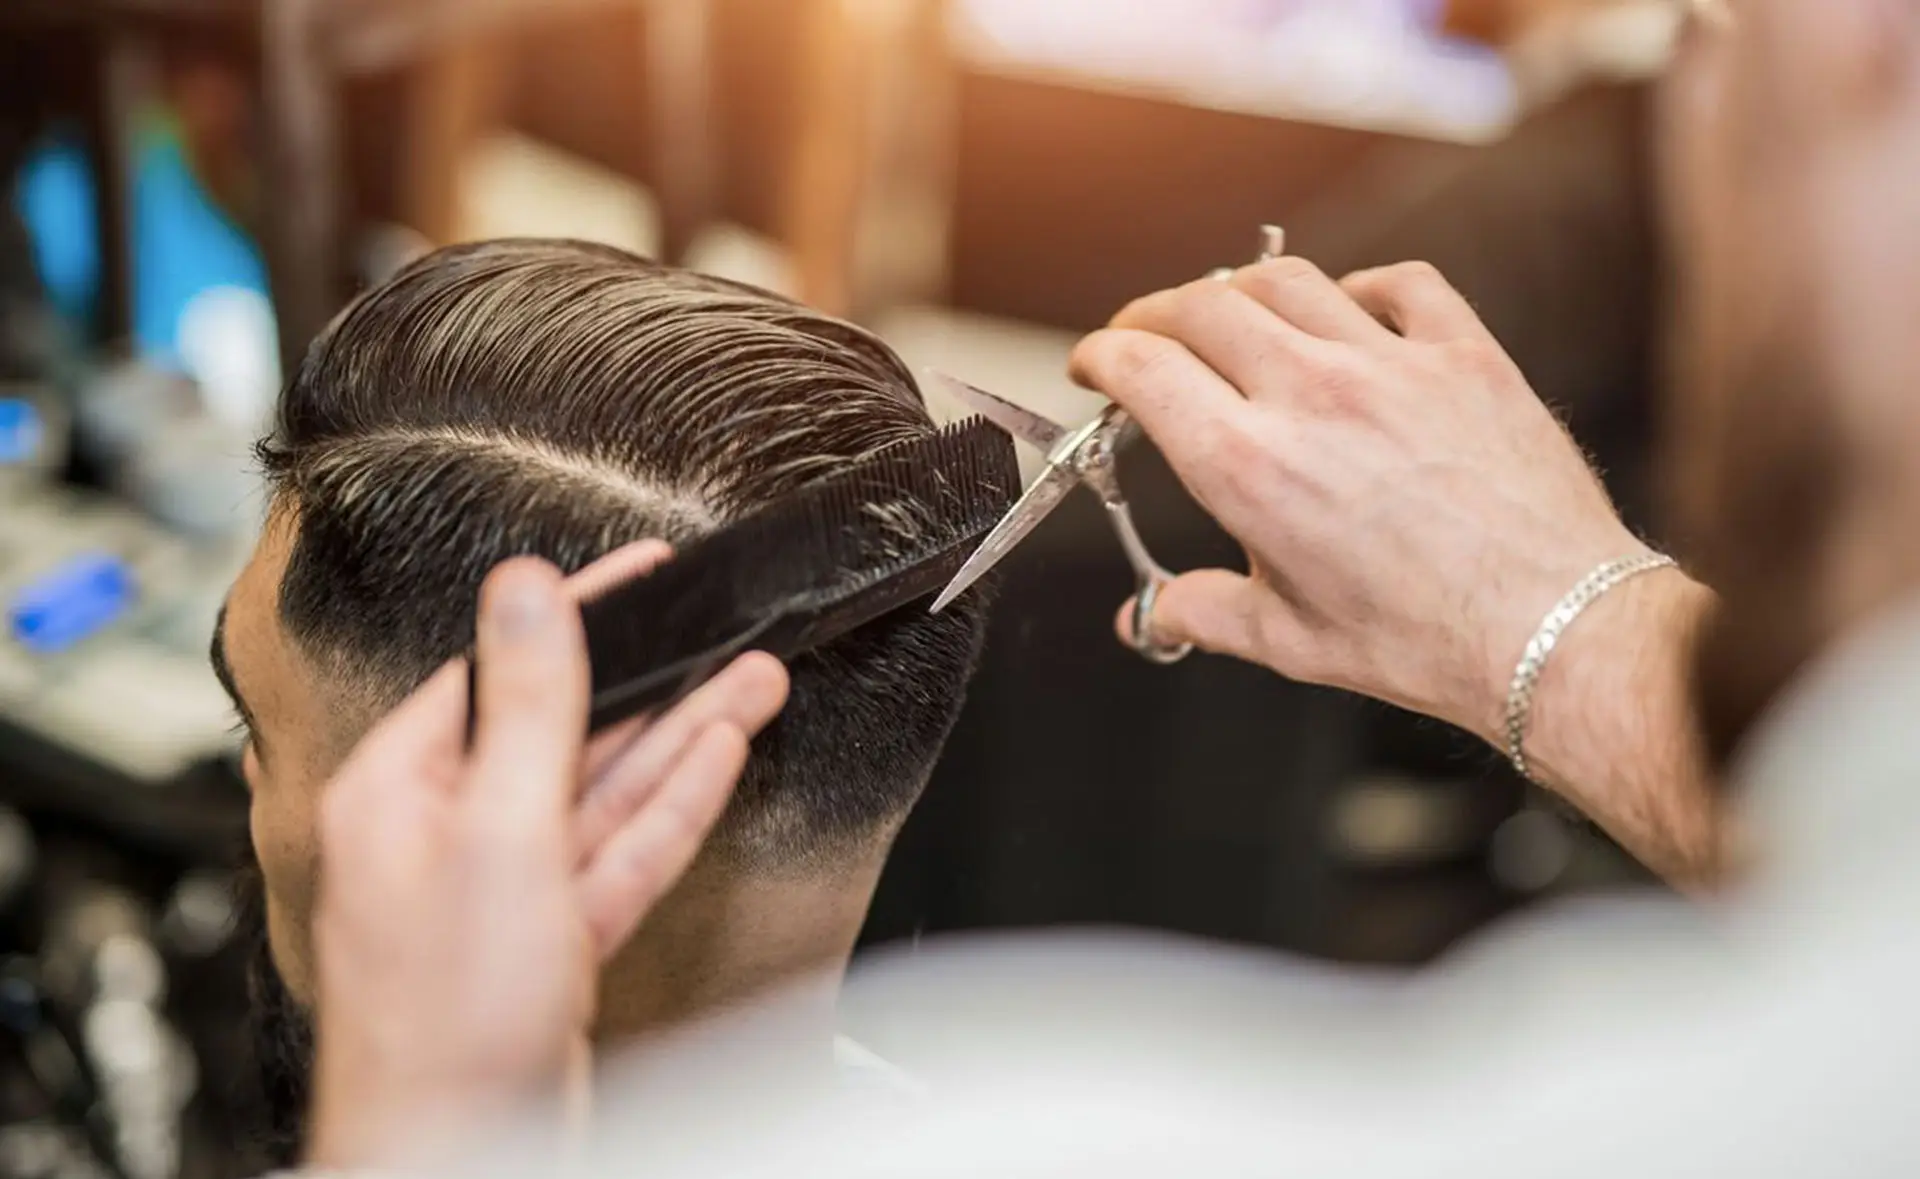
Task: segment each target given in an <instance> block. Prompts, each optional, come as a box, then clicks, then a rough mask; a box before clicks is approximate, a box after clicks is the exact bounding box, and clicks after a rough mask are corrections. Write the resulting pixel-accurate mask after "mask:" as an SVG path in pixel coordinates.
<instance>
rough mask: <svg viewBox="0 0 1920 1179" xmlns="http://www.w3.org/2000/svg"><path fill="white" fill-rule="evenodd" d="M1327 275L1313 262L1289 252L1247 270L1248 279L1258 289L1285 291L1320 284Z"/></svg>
mask: <svg viewBox="0 0 1920 1179" xmlns="http://www.w3.org/2000/svg"><path fill="white" fill-rule="evenodd" d="M1326 277H1327V276H1326V274H1325V272H1323V271H1322V270H1321V269H1320V268H1319V267H1318V266H1316V265H1314V264H1313V263H1312V262H1309V261H1308V260H1307V259H1305V258H1302V257H1299V256H1298V255H1294V254H1289V255H1287V256H1286V257H1284V258H1275V259H1272V260H1271V261H1267V262H1262V263H1260V264H1259V265H1258V266H1255V267H1253V268H1252V269H1251V270H1249V271H1248V272H1247V275H1246V281H1247V282H1248V283H1249V284H1251V285H1252V286H1253V287H1254V288H1255V289H1256V290H1264V291H1272V292H1277V293H1283V292H1286V291H1289V290H1293V289H1295V288H1298V287H1302V286H1318V285H1320V284H1321V283H1323V282H1325V281H1326Z"/></svg>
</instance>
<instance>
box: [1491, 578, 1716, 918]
mask: <svg viewBox="0 0 1920 1179" xmlns="http://www.w3.org/2000/svg"><path fill="white" fill-rule="evenodd" d="M1714 608H1715V599H1714V596H1713V593H1712V591H1710V590H1708V589H1706V588H1705V587H1704V586H1701V585H1700V584H1698V583H1697V582H1693V581H1690V580H1688V579H1687V578H1685V577H1683V576H1681V575H1680V574H1678V573H1675V572H1660V573H1654V574H1650V575H1647V576H1644V577H1641V578H1637V579H1636V580H1634V581H1632V582H1629V583H1627V584H1626V585H1623V586H1621V587H1620V588H1619V589H1617V590H1615V591H1614V592H1613V593H1611V594H1609V595H1608V596H1607V597H1606V598H1603V599H1602V600H1601V601H1600V602H1598V603H1596V604H1595V605H1594V606H1593V608H1592V609H1591V610H1590V611H1589V612H1588V614H1587V615H1586V616H1585V617H1583V618H1581V619H1580V621H1579V622H1577V623H1576V624H1575V625H1574V627H1573V628H1572V629H1570V630H1569V631H1568V632H1567V635H1566V637H1565V639H1564V640H1563V642H1562V645H1561V647H1560V648H1559V650H1558V651H1557V652H1556V653H1555V655H1554V657H1553V658H1552V659H1551V660H1549V661H1548V664H1547V668H1546V672H1545V674H1544V675H1543V676H1542V677H1541V681H1540V686H1539V688H1538V690H1537V691H1536V693H1535V697H1534V711H1533V719H1532V726H1531V729H1530V732H1529V734H1528V738H1527V756H1528V759H1529V761H1530V762H1531V764H1532V766H1533V768H1534V772H1535V773H1536V774H1537V775H1538V776H1539V777H1540V778H1541V779H1542V781H1544V782H1545V783H1546V784H1547V785H1548V786H1550V787H1552V788H1553V789H1554V790H1556V791H1557V792H1559V793H1560V794H1561V795H1562V797H1564V798H1566V799H1567V801H1568V802H1570V803H1571V804H1572V805H1573V806H1575V807H1576V808H1578V809H1579V810H1580V811H1581V812H1582V813H1584V814H1585V815H1587V816H1588V817H1589V818H1591V819H1592V820H1593V821H1594V822H1595V823H1597V824H1599V826H1600V827H1602V828H1603V829H1605V830H1606V831H1607V832H1608V834H1610V835H1612V836H1613V837H1614V838H1615V839H1617V840H1618V841H1619V842H1620V844H1621V845H1622V846H1623V847H1625V848H1626V849H1627V850H1628V851H1630V852H1632V853H1633V854H1634V855H1636V856H1637V857H1639V858H1640V860H1641V861H1642V862H1644V863H1645V864H1647V866H1649V867H1650V868H1652V869H1653V870H1654V871H1656V872H1658V873H1660V874H1661V875H1662V876H1664V877H1666V878H1667V879H1668V880H1669V881H1671V882H1672V883H1674V884H1675V885H1678V886H1680V887H1683V888H1699V887H1704V886H1708V885H1711V884H1712V883H1714V882H1715V881H1716V880H1718V879H1719V877H1720V876H1721V875H1722V873H1723V872H1724V871H1725V868H1726V863H1725V861H1726V856H1727V844H1728V843H1729V834H1728V831H1727V823H1726V820H1725V816H1724V812H1723V808H1722V806H1721V803H1720V800H1719V798H1718V796H1717V792H1716V790H1715V788H1714V785H1713V782H1712V777H1711V773H1710V771H1709V768H1708V765H1707V758H1706V752H1705V748H1704V745H1703V743H1702V741H1701V738H1700V733H1699V724H1698V720H1697V716H1696V712H1695V706H1694V702H1693V694H1692V690H1691V664H1692V657H1693V649H1694V645H1695V642H1696V639H1697V638H1698V635H1699V633H1700V628H1701V627H1702V626H1703V625H1704V624H1705V623H1706V621H1707V619H1708V618H1709V617H1710V616H1711V613H1712V611H1713V610H1714Z"/></svg>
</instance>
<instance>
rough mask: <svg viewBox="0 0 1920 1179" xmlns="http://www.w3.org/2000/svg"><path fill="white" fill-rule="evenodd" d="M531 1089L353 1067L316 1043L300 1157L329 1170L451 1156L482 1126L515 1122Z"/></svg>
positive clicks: (528, 1104) (483, 1133)
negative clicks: (308, 1125)
mask: <svg viewBox="0 0 1920 1179" xmlns="http://www.w3.org/2000/svg"><path fill="white" fill-rule="evenodd" d="M537 1096H538V1095H530V1094H529V1093H527V1092H526V1091H525V1090H524V1089H522V1088H519V1087H509V1086H503V1085H498V1084H490V1083H484V1082H482V1081H479V1080H477V1079H476V1078H474V1077H473V1076H470V1075H465V1076H438V1077H436V1076H431V1075H422V1074H412V1073H409V1072H407V1071H405V1070H394V1069H379V1068H365V1067H356V1066H354V1065H353V1064H352V1063H351V1062H350V1061H349V1060H347V1059H344V1058H342V1057H340V1056H338V1055H333V1056H331V1057H330V1054H328V1053H326V1052H325V1050H324V1049H323V1052H322V1057H321V1060H320V1061H319V1063H318V1067H317V1069H316V1076H315V1084H314V1100H313V1109H312V1110H311V1111H310V1116H311V1119H312V1133H311V1134H310V1136H309V1145H308V1155H307V1161H308V1163H309V1165H311V1166H314V1167H318V1168H321V1169H323V1170H332V1171H353V1170H362V1169H391V1168H422V1167H433V1166H439V1165H442V1164H450V1163H457V1162H459V1161H461V1159H463V1158H465V1157H466V1156H468V1155H469V1154H470V1153H471V1152H473V1151H475V1150H476V1149H478V1148H479V1147H481V1146H482V1145H483V1140H484V1139H485V1138H486V1137H487V1136H489V1135H490V1134H493V1133H496V1132H499V1131H500V1130H501V1129H502V1128H505V1127H514V1126H519V1125H522V1124H523V1121H522V1120H521V1119H523V1118H525V1115H526V1114H527V1113H528V1111H529V1110H533V1109H536V1108H537V1107H536V1105H535V1099H536V1097H537ZM525 1124H533V1125H537V1124H538V1123H537V1122H534V1121H532V1119H526V1121H525Z"/></svg>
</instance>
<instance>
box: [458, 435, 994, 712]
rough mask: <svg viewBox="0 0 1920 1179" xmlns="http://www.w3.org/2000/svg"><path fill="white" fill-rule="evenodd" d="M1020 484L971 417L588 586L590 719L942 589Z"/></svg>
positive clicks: (669, 698)
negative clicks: (618, 577)
mask: <svg viewBox="0 0 1920 1179" xmlns="http://www.w3.org/2000/svg"><path fill="white" fill-rule="evenodd" d="M1021 490H1022V488H1021V479H1020V465H1019V457H1018V455H1017V453H1016V452H1015V449H1014V442H1013V438H1012V436H1011V435H1009V434H1007V432H1006V431H1004V430H1002V429H1001V428H1000V427H998V426H996V425H993V424H992V423H990V422H988V421H986V420H985V419H982V418H975V419H970V420H967V421H963V422H959V423H956V424H954V425H952V426H948V427H947V428H945V429H943V430H940V431H939V432H937V433H935V434H932V435H930V436H928V437H926V438H923V439H918V440H916V441H912V442H902V443H898V444H896V445H893V446H890V447H888V448H886V449H885V450H882V451H879V452H877V453H875V454H874V455H872V456H870V457H869V458H866V459H864V460H862V461H860V462H858V463H853V464H851V465H849V466H848V467H847V468H845V469H844V470H842V471H840V472H838V473H836V474H833V475H829V476H826V477H824V478H822V479H819V480H816V481H815V482H813V483H809V484H807V485H806V486H805V487H802V488H801V489H800V490H798V491H796V492H794V493H793V494H792V495H790V496H788V497H786V498H785V499H782V500H780V501H779V502H777V503H774V504H771V505H769V506H768V507H766V508H764V509H762V510H760V511H758V512H755V513H754V514H752V515H750V516H747V517H744V518H742V519H740V520H738V521H735V522H734V523H732V524H729V525H727V526H726V527H725V528H722V529H720V530H719V531H717V532H714V533H712V534H710V535H708V536H705V537H702V538H700V539H699V540H696V541H694V542H693V543H691V544H689V545H687V546H686V547H685V548H684V549H682V550H681V551H680V552H678V553H677V554H676V555H675V556H674V558H673V560H671V561H669V562H668V563H667V564H665V565H662V566H660V567H659V568H657V569H655V570H653V571H652V572H650V573H647V574H645V575H643V576H640V577H637V578H634V579H633V580H631V581H628V582H625V583H622V584H620V585H617V586H614V587H612V588H611V589H608V590H606V591H605V592H603V593H601V594H599V595H597V596H596V597H594V598H592V599H590V600H588V601H586V602H584V603H583V604H582V605H581V616H582V619H583V621H584V622H585V624H586V632H587V653H588V656H589V658H590V660H591V662H592V665H593V711H592V720H591V725H590V730H591V731H592V732H599V731H600V730H602V729H605V728H607V727H609V726H611V725H615V724H618V723H620V722H621V721H624V720H627V719H629V718H631V717H634V716H638V715H640V714H641V713H643V712H646V711H648V710H651V709H654V708H658V707H660V706H661V705H664V704H669V703H672V702H674V701H675V700H677V699H678V698H679V697H680V696H683V695H684V694H686V693H687V692H689V691H691V690H693V689H694V688H696V687H698V686H699V685H700V684H701V683H703V682H705V681H706V680H707V679H708V678H709V677H711V676H713V675H714V674H716V673H717V672H719V671H721V670H722V669H723V668H725V667H726V666H727V664H728V663H730V662H732V660H733V659H734V658H735V657H736V656H739V655H741V654H744V653H745V652H747V651H766V652H768V653H769V654H772V655H775V656H778V657H779V658H781V659H783V660H791V659H793V658H795V657H796V656H799V655H803V654H805V653H806V652H808V651H811V650H813V649H814V648H816V647H819V646H821V645H823V644H825V643H829V642H832V641H833V640H834V639H837V638H839V637H841V636H842V635H845V634H846V633H847V632H849V631H851V630H854V629H855V628H857V627H860V626H863V625H865V624H866V623H869V622H872V621H873V620H875V619H877V618H879V617H880V616H882V615H884V614H887V613H890V612H892V611H894V610H897V609H899V608H900V607H902V606H906V605H908V604H910V603H912V602H915V601H918V600H920V599H922V598H926V597H929V596H931V595H933V594H935V593H937V592H939V590H940V589H941V588H942V587H943V586H945V585H946V584H947V582H948V581H950V580H951V579H952V578H953V575H954V574H955V573H957V572H959V570H960V567H961V566H962V565H963V564H965V563H966V560H967V558H968V557H969V556H971V555H972V553H973V551H974V549H975V548H976V547H978V545H979V543H980V542H981V540H983V539H984V538H985V537H986V535H987V533H989V532H991V531H992V530H993V529H994V527H995V526H996V525H998V524H999V523H1000V521H1001V519H1002V518H1003V517H1004V516H1005V515H1006V514H1007V512H1009V511H1010V510H1011V509H1012V508H1013V505H1014V503H1015V502H1016V501H1017V500H1018V499H1019V497H1020V493H1021ZM469 699H474V700H477V699H478V697H477V696H470V697H469Z"/></svg>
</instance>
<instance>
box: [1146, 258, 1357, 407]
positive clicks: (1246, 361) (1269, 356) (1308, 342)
mask: <svg viewBox="0 0 1920 1179" xmlns="http://www.w3.org/2000/svg"><path fill="white" fill-rule="evenodd" d="M1112 326H1113V327H1115V328H1119V329H1121V330H1131V331H1140V332H1151V333H1152V334H1154V335H1156V336H1164V337H1166V338H1167V339H1169V340H1173V341H1175V342H1176V343H1179V344H1181V345H1183V346H1185V347H1186V349H1187V350H1188V351H1190V352H1192V353H1193V354H1194V355H1195V356H1197V357H1199V358H1200V360H1201V361H1202V362H1204V363H1205V364H1206V365H1207V367H1209V368H1211V369H1213V371H1215V372H1216V373H1219V374H1220V375H1221V376H1222V377H1225V378H1226V379H1227V382H1228V383H1229V384H1231V385H1232V386H1233V387H1234V388H1235V389H1236V390H1237V391H1238V392H1239V394H1240V396H1241V397H1243V398H1245V399H1247V400H1249V401H1260V400H1263V399H1265V398H1266V397H1268V396H1271V394H1272V391H1273V390H1275V389H1280V388H1286V387H1288V386H1290V385H1291V384H1292V383H1293V378H1294V377H1295V375H1296V374H1297V373H1298V372H1299V371H1300V369H1301V368H1302V366H1303V365H1304V364H1305V363H1307V362H1308V361H1310V360H1311V359H1313V358H1315V357H1316V355H1318V354H1321V353H1323V352H1324V351H1325V349H1326V348H1327V347H1328V344H1327V342H1326V341H1324V340H1320V339H1316V338H1315V337H1314V336H1312V335H1310V334H1308V333H1307V332H1305V331H1303V330H1301V329H1300V328H1298V327H1295V326H1294V325H1293V324H1291V323H1288V322H1287V321H1286V320H1285V319H1283V318H1281V317H1279V316H1277V315H1275V314H1274V313H1273V312H1272V311H1271V310H1269V309H1268V308H1266V307H1264V306H1262V305H1261V304H1260V303H1258V302H1257V301H1255V300H1254V298H1253V297H1252V296H1251V295H1249V294H1247V293H1246V292H1245V291H1243V290H1240V289H1239V288H1238V287H1237V286H1235V285H1232V284H1230V283H1222V282H1197V283H1190V284H1188V285H1187V286H1184V287H1181V288H1180V289H1178V290H1174V291H1162V292H1161V293H1159V294H1157V295H1149V296H1147V297H1146V298H1144V299H1141V300H1138V301H1137V302H1135V303H1133V304H1132V305H1131V306H1129V307H1128V308H1127V309H1126V310H1125V311H1122V312H1121V313H1120V314H1119V315H1117V316H1115V317H1114V320H1113V324H1112Z"/></svg>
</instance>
